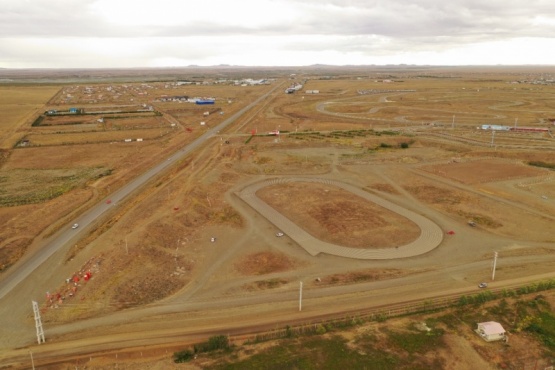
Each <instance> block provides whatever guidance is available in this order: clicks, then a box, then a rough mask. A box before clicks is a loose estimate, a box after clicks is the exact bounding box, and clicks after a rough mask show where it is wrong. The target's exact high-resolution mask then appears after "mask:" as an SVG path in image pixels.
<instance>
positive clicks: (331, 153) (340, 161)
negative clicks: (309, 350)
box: [0, 67, 555, 368]
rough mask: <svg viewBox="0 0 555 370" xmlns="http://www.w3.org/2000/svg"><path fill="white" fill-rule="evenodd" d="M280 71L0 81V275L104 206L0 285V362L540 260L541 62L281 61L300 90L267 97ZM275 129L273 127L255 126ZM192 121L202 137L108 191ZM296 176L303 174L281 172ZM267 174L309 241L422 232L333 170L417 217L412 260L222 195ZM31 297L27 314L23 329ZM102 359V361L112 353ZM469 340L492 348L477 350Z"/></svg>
mask: <svg viewBox="0 0 555 370" xmlns="http://www.w3.org/2000/svg"><path fill="white" fill-rule="evenodd" d="M289 72H290V71H285V72H284V71H281V70H280V71H277V72H272V71H269V70H263V72H262V71H260V70H256V71H253V76H255V75H257V76H259V75H260V74H262V73H264V78H266V79H267V84H264V85H254V86H241V85H242V84H243V83H241V81H240V80H241V78H243V77H244V75H245V73H247V72H245V71H239V72H238V71H228V72H227V73H228V74H229V75H228V76H226V78H227V79H226V81H227V82H225V83H224V82H221V81H220V80H221V76H218V75H217V73H222V72H221V71H215V72H214V75H211V73H209V72H206V73H204V74H202V75H201V74H198V73H197V74H193V75H188V76H185V75H181V76H179V77H175V78H170V77H168V76H166V77H168V79H167V81H165V80H164V81H161V80H158V81H157V82H150V81H149V80H146V79H145V80H144V81H138V80H135V78H136V77H133V78H131V79H128V80H127V81H125V82H115V80H113V81H106V80H104V79H103V78H102V80H101V81H99V82H94V78H92V79H91V80H87V81H86V82H81V83H72V82H69V80H68V83H64V84H61V83H59V84H58V85H52V86H48V87H46V86H44V85H41V84H39V85H36V80H33V81H34V82H33V84H28V83H27V84H25V83H23V84H19V85H18V84H16V85H13V86H12V85H10V86H7V87H2V86H0V89H10V91H15V92H16V93H14V94H15V95H13V96H19V97H20V100H22V103H21V104H22V106H24V107H25V109H23V108H22V109H21V110H20V111H19V113H17V114H15V113H14V115H13V121H10V124H6V125H2V127H0V138H3V142H2V145H3V146H2V148H4V152H2V153H3V157H2V161H1V162H0V163H1V167H0V181H1V182H0V183H1V184H2V187H1V188H0V206H1V207H0V220H1V221H3V225H4V226H3V229H2V232H1V234H0V284H1V283H2V282H3V281H6V279H7V277H8V276H10V275H11V274H13V273H14V271H16V270H17V269H18V268H19V267H20V266H22V265H23V264H24V263H25V261H27V260H29V259H32V258H33V256H35V255H37V254H38V253H40V251H41V249H42V248H43V247H44V245H45V244H46V243H47V242H49V241H50V240H52V238H56V237H57V236H58V235H60V234H61V233H63V232H65V231H67V230H68V229H70V226H71V224H72V223H74V222H75V220H76V219H79V217H83V216H81V215H86V212H87V211H88V210H91V209H93V208H94V207H95V206H98V205H103V207H109V210H108V211H107V212H106V213H105V214H103V216H102V217H101V218H99V219H96V220H93V221H91V223H87V224H83V225H86V226H81V227H79V228H78V229H76V230H75V231H74V235H73V237H72V239H71V240H70V241H68V242H67V243H65V244H63V245H60V246H59V250H58V251H57V252H56V253H55V254H54V255H53V256H52V257H51V258H49V259H48V260H47V261H46V263H44V264H42V265H41V266H40V267H39V268H37V269H36V270H35V271H33V272H32V274H31V275H29V277H28V278H27V279H25V280H24V281H23V282H22V283H21V284H20V285H19V286H18V287H17V289H15V290H13V291H11V292H10V293H9V294H8V295H6V296H5V297H4V298H2V302H1V304H2V306H5V307H10V308H12V311H13V314H12V315H10V317H9V318H7V317H5V318H4V319H2V322H1V325H0V348H2V351H1V352H2V353H4V354H2V355H0V365H3V364H6V366H9V365H13V366H15V367H16V368H22V367H26V365H25V364H26V361H28V350H27V348H30V349H31V350H32V351H33V353H35V360H36V361H37V362H36V363H39V364H43V365H46V364H49V363H52V364H54V363H56V362H59V363H60V365H59V367H56V366H57V365H52V368H63V366H64V365H63V364H64V363H65V364H68V363H70V362H71V361H73V360H74V359H79V358H80V359H81V360H83V359H84V358H85V357H86V358H89V357H90V356H97V355H98V356H101V355H100V354H101V353H102V352H103V351H107V350H108V349H110V350H111V351H119V350H124V349H126V348H127V355H125V356H127V358H128V360H129V361H131V362H130V363H133V361H135V360H136V359H137V356H136V355H137V354H138V353H142V351H144V352H145V353H147V352H148V353H151V354H155V356H154V355H153V356H154V357H156V356H158V357H157V358H160V356H162V355H161V354H162V352H163V351H166V350H167V349H169V350H170V351H171V350H173V349H175V348H177V347H178V346H181V345H186V344H190V343H194V342H198V341H201V340H204V339H206V338H207V337H208V336H210V335H214V334H222V333H223V334H225V333H233V334H234V335H238V336H239V335H243V334H245V333H253V332H257V331H266V330H271V329H274V328H277V327H284V326H285V325H290V324H297V323H300V324H302V323H306V322H310V321H312V322H314V321H315V320H318V318H320V317H333V316H334V315H335V316H341V315H346V314H350V313H353V312H363V311H367V310H371V309H376V308H377V307H388V306H390V305H399V304H404V303H407V304H408V302H411V304H416V305H421V304H422V302H424V301H427V300H431V299H436V298H437V299H439V297H447V296H450V297H451V296H458V295H461V294H472V293H476V292H477V289H478V288H477V284H478V283H480V282H482V281H487V282H489V283H490V286H491V287H492V288H493V289H500V290H501V289H503V288H505V287H515V286H520V285H525V284H529V283H530V282H534V281H537V280H540V279H546V278H553V277H554V275H553V263H555V229H554V228H553V227H552V225H553V222H554V221H555V176H554V173H553V170H552V169H550V168H549V167H550V166H553V165H554V164H555V162H554V160H553V155H552V153H553V151H554V150H555V140H554V139H553V136H552V133H553V132H552V131H553V125H552V121H551V120H550V119H551V118H555V109H554V108H553V107H554V106H555V105H554V104H555V85H550V84H546V83H545V79H542V77H541V76H542V74H543V76H545V75H547V74H549V73H555V71H553V70H551V69H546V70H542V71H531V70H526V69H521V68H518V67H515V68H514V69H506V68H499V69H495V68H489V69H488V68H484V69H480V68H475V69H466V68H461V69H456V68H452V69H442V68H437V69H426V68H424V69H422V70H416V69H410V68H408V69H400V68H399V69H397V68H392V69H390V70H387V71H384V70H372V69H368V70H365V69H359V70H351V69H344V70H329V71H325V72H326V73H324V72H323V71H315V70H310V69H307V70H305V71H303V73H302V74H299V73H298V74H297V75H296V77H295V81H297V82H300V83H303V84H304V85H303V89H302V90H301V91H298V92H296V93H294V94H285V93H284V89H285V87H287V86H288V85H289V84H290V83H291V80H290V78H291V76H290V73H289ZM384 72H386V73H387V74H386V75H384ZM91 73H92V72H91ZM247 74H248V73H247ZM330 76H331V77H330ZM385 76H387V77H385ZM26 78H31V77H29V76H28V77H26ZM32 78H33V79H39V80H40V78H39V77H37V76H35V75H33V77H32ZM44 78H47V77H44ZM48 78H52V79H57V78H59V76H58V75H52V76H50V77H48ZM98 78H99V79H100V78H101V77H98ZM122 78H123V77H122ZM260 78H262V77H260ZM24 80H25V79H24ZM235 80H237V81H239V82H238V83H237V84H236V83H235V82H234V81H235ZM180 81H182V82H183V81H187V84H183V83H180ZM216 81H219V82H218V83H216ZM191 82H192V83H191ZM197 82H198V84H197ZM274 88H275V90H273V91H272V89H274ZM35 89H36V90H35ZM306 90H318V91H319V93H318V94H307V93H306V92H305V91H306ZM1 91H4V90H1ZM1 91H0V92H1ZM30 91H34V92H33V93H32V94H31V93H30ZM270 91H272V92H271V93H270V95H269V96H268V97H267V98H265V99H263V100H261V101H260V102H258V103H257V104H256V105H255V106H254V107H253V108H251V109H249V110H248V111H246V112H245V113H244V114H242V115H241V116H240V117H238V118H237V119H236V120H235V121H234V122H233V123H231V124H230V125H229V126H228V127H227V128H225V129H222V130H221V131H218V132H214V133H211V134H210V136H209V137H205V136H203V135H205V134H206V133H208V132H209V130H210V129H211V128H213V127H216V126H217V125H219V124H220V123H221V122H223V121H224V120H225V119H226V118H228V117H230V116H231V115H233V114H234V113H236V112H239V111H240V110H241V109H242V108H243V107H245V106H247V105H248V104H250V103H251V102H253V101H255V100H256V99H257V98H259V97H260V96H262V95H263V94H265V93H268V92H270ZM1 93H2V94H4V92H1ZM6 94H7V93H6ZM10 94H11V93H10ZM18 94H19V95H18ZM0 96H4V95H0ZM6 96H7V95H6ZM10 96H12V95H10ZM185 96H186V97H187V98H195V97H197V98H213V99H214V104H210V105H198V104H195V103H194V102H187V101H186V100H182V99H183V97H185ZM10 99H11V98H10ZM10 101H11V100H9V99H8V98H6V100H4V98H2V99H0V109H3V110H6V111H7V110H10V109H12V110H13V109H14V108H13V106H14V103H9V102H10ZM4 102H6V103H5V104H4ZM71 108H77V109H79V111H77V112H76V113H70V109H71ZM48 111H56V112H53V113H48ZM515 118H518V127H525V126H526V127H535V128H539V129H542V130H543V131H541V130H540V131H531V132H515V131H499V132H496V133H495V134H494V135H493V134H492V132H491V131H486V130H481V129H477V127H481V125H482V124H498V125H506V126H507V127H514V126H515ZM274 130H279V131H280V134H279V135H268V133H269V132H270V131H274ZM492 137H493V140H492ZM201 138H202V139H206V142H205V144H204V145H202V146H201V147H200V148H197V149H195V150H194V151H193V152H192V153H191V154H188V155H184V156H183V157H182V158H180V159H179V160H176V161H175V162H171V163H172V164H171V165H170V166H168V168H167V169H166V170H165V171H164V172H162V173H160V174H159V175H157V176H155V177H154V178H153V179H151V180H150V181H149V182H148V183H147V184H146V185H144V186H141V187H140V189H139V190H138V191H135V192H134V193H133V194H132V195H131V196H129V197H126V198H125V199H122V200H121V201H117V202H112V201H111V200H112V196H113V195H114V194H115V193H116V191H118V189H121V188H122V187H123V186H124V185H126V184H129V183H130V182H131V181H132V180H133V179H134V178H136V177H137V176H139V175H141V174H144V173H145V172H146V171H147V170H148V169H150V168H153V167H154V166H155V165H156V164H158V163H164V162H166V161H167V160H168V159H169V158H173V157H172V156H174V155H178V154H179V153H180V152H181V151H182V150H184V149H185V148H187V145H190V144H193V143H195V140H198V139H201ZM137 139H141V140H137ZM531 162H535V163H536V164H537V162H541V163H543V165H542V166H537V165H531ZM551 168H552V167H551ZM301 177H303V178H311V179H319V182H316V181H313V182H308V181H305V182H303V181H295V182H286V181H284V182H280V179H288V178H301ZM271 179H276V183H275V184H274V185H270V186H266V187H264V188H262V189H260V190H259V191H258V192H257V196H258V197H260V198H261V199H263V201H264V202H266V203H267V204H269V205H270V206H271V207H272V208H273V209H275V210H276V211H277V212H278V213H279V214H281V215H282V216H283V217H285V218H287V219H288V220H289V221H291V222H293V223H294V224H295V225H297V226H298V227H300V228H301V229H302V230H303V231H305V232H306V233H309V234H310V235H312V236H313V237H314V238H315V239H316V240H317V241H318V240H319V241H321V242H322V243H332V244H336V245H340V246H344V247H349V248H353V249H357V250H360V251H364V250H378V249H388V250H392V251H395V249H396V247H399V246H403V245H407V244H409V243H411V242H413V241H414V240H416V239H417V238H419V237H420V236H421V230H420V228H419V227H418V226H417V225H416V224H415V223H413V222H411V221H410V220H409V219H407V218H405V217H403V216H401V215H399V214H398V213H395V212H392V211H391V210H388V209H386V208H384V207H381V206H379V205H378V204H376V203H373V202H370V201H368V200H366V199H362V198H361V197H359V196H357V195H356V194H354V193H353V192H349V191H346V190H344V189H342V188H339V187H337V186H334V185H333V181H340V182H342V183H346V184H349V186H352V187H354V188H356V189H358V190H359V191H363V192H365V193H368V194H371V195H372V196H376V197H379V198H380V199H384V200H386V201H388V202H390V203H392V204H394V205H396V206H398V207H400V208H402V209H406V210H409V211H411V212H413V213H415V214H417V215H419V216H420V217H422V218H425V219H427V220H429V221H430V222H432V223H433V224H435V225H438V227H439V230H441V233H442V234H443V238H442V239H441V243H440V244H439V245H438V246H437V247H435V248H434V249H433V250H430V251H428V252H427V253H425V254H422V255H418V256H413V257H408V258H397V259H380V260H377V259H376V260H372V259H369V260H360V259H357V258H343V257H336V256H333V255H331V254H326V253H319V254H317V255H311V254H310V253H307V251H306V250H305V249H303V247H302V246H301V245H300V243H297V242H296V241H295V239H294V238H293V237H289V236H288V235H287V233H286V235H284V236H281V237H278V236H276V233H277V232H279V231H280V229H279V228H278V227H277V226H276V223H277V222H275V221H273V220H271V219H267V218H266V217H264V216H263V214H262V213H259V212H258V211H257V210H256V209H255V208H253V207H251V206H249V204H247V203H246V202H245V201H243V200H242V198H241V197H240V196H238V194H240V193H241V191H243V189H247V188H248V187H249V186H251V185H252V184H255V183H257V182H260V181H266V180H271ZM326 181H328V183H326ZM470 221H472V222H473V223H474V224H475V227H472V226H470V225H469V222H470ZM274 222H275V223H274ZM277 224H278V223H277ZM494 252H498V253H499V260H498V265H497V271H496V275H495V280H494V281H491V261H492V258H493V254H494ZM300 281H302V282H303V287H304V289H305V290H304V295H303V298H304V300H305V302H304V304H303V310H302V311H301V312H299V310H298V298H299V297H298V293H299V282H300ZM29 300H36V301H38V302H39V305H40V309H41V314H42V321H43V324H44V328H45V333H46V339H47V342H46V343H45V344H42V345H40V346H38V345H36V344H35V343H36V336H35V327H34V319H33V316H32V311H31V306H30V304H29ZM509 330H512V328H510V329H509ZM515 337H518V335H516V334H515ZM447 340H448V341H450V343H451V345H450V346H447V347H446V348H444V349H442V351H445V353H444V358H445V359H447V358H459V359H460V361H459V360H457V361H455V362H456V363H462V364H464V361H465V359H464V356H462V355H460V353H461V351H462V352H464V351H465V350H468V348H469V346H471V344H468V343H467V342H464V341H459V340H458V339H456V336H455V334H453V336H449V337H448V339H447ZM515 340H518V339H515ZM156 346H159V347H156ZM18 348H19V349H18ZM20 348H24V349H25V351H24V352H25V353H23V350H21V349H20ZM538 348H539V347H538ZM149 351H150V352H149ZM113 353H116V352H113ZM538 353H540V352H538ZM450 354H455V356H454V357H453V356H451V355H450ZM103 356H105V358H104V360H103V361H108V362H105V363H104V364H106V366H109V365H108V364H109V361H110V360H109V359H110V358H111V357H110V356H111V355H110V354H107V353H104V355H103ZM122 356H124V355H123V352H122ZM169 356H170V355H167V356H165V359H162V360H160V361H161V362H160V363H164V364H166V365H168V362H167V359H168V358H169ZM473 356H476V357H475V358H476V361H483V362H485V363H498V362H494V360H492V357H491V356H486V355H484V352H483V351H477V352H476V353H474V352H473ZM515 356H516V354H515ZM538 356H540V357H541V356H543V355H538ZM541 358H542V361H543V360H546V359H547V357H545V356H544V357H541ZM164 361H165V362H164ZM546 361H547V360H546ZM82 364H83V363H82ZM122 364H123V363H122ZM151 365H152V366H159V368H169V367H167V366H166V367H165V365H153V364H151ZM149 366H150V365H149ZM168 366H169V365H168ZM453 366H455V368H456V366H462V367H459V368H464V365H460V364H459V365H456V364H454V365H453ZM0 367H1V366H0ZM27 367H28V366H27ZM98 368H102V367H101V362H99V363H98Z"/></svg>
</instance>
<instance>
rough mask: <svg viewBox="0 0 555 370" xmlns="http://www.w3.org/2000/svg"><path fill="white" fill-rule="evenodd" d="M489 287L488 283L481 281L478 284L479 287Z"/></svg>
mask: <svg viewBox="0 0 555 370" xmlns="http://www.w3.org/2000/svg"><path fill="white" fill-rule="evenodd" d="M487 287H488V283H480V284H478V288H487Z"/></svg>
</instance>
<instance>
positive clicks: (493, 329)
mask: <svg viewBox="0 0 555 370" xmlns="http://www.w3.org/2000/svg"><path fill="white" fill-rule="evenodd" d="M476 333H478V335H479V336H481V337H482V339H484V340H485V341H486V342H493V341H496V340H503V339H505V329H503V326H501V324H500V323H498V322H495V321H487V322H481V323H478V328H476Z"/></svg>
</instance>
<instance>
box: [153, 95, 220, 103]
mask: <svg viewBox="0 0 555 370" xmlns="http://www.w3.org/2000/svg"><path fill="white" fill-rule="evenodd" d="M157 100H158V101H160V102H176V103H193V104H198V105H208V104H214V103H215V101H216V98H198V97H195V98H190V97H189V96H187V95H175V96H161V97H160V98H158V99H157Z"/></svg>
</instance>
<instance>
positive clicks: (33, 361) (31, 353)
mask: <svg viewBox="0 0 555 370" xmlns="http://www.w3.org/2000/svg"><path fill="white" fill-rule="evenodd" d="M29 355H30V356H31V367H32V368H33V370H35V360H33V352H31V350H29Z"/></svg>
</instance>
